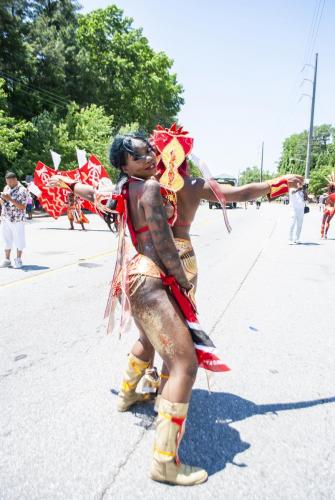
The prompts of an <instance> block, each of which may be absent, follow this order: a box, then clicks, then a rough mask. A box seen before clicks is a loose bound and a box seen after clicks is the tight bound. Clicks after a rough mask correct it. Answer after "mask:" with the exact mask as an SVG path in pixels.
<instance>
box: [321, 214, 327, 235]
mask: <svg viewBox="0 0 335 500" xmlns="http://www.w3.org/2000/svg"><path fill="white" fill-rule="evenodd" d="M327 218H328V214H327V213H324V214H323V216H322V223H321V238H323V237H324V235H325V225H326V221H327Z"/></svg>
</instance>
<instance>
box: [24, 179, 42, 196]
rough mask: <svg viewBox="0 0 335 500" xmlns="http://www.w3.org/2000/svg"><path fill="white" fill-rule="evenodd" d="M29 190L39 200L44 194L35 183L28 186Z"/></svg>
mask: <svg viewBox="0 0 335 500" xmlns="http://www.w3.org/2000/svg"><path fill="white" fill-rule="evenodd" d="M27 189H28V191H30V192H31V193H32V194H34V195H35V196H37V198H39V197H40V196H41V194H42V192H41V190H40V188H39V187H37V186H36V184H35V183H34V182H29V184H28V186H27Z"/></svg>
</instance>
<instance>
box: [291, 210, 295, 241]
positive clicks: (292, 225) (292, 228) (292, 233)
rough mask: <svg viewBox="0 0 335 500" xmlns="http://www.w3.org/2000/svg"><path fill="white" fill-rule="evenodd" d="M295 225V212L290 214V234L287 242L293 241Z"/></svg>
mask: <svg viewBox="0 0 335 500" xmlns="http://www.w3.org/2000/svg"><path fill="white" fill-rule="evenodd" d="M295 225H296V215H295V212H293V213H292V214H291V217H290V233H289V241H294V230H295Z"/></svg>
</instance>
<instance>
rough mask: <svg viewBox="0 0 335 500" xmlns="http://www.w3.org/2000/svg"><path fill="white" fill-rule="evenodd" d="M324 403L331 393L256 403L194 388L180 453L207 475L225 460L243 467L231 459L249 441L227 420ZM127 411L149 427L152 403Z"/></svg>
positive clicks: (241, 451) (327, 400)
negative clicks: (243, 438) (316, 396)
mask: <svg viewBox="0 0 335 500" xmlns="http://www.w3.org/2000/svg"><path fill="white" fill-rule="evenodd" d="M111 393H112V394H113V395H115V396H116V395H117V391H116V390H115V389H111ZM327 403H335V396H334V397H331V398H322V399H315V400H312V401H298V402H295V403H270V404H264V405H257V404H255V403H253V402H252V401H248V400H247V399H244V398H241V397H239V396H235V394H229V393H225V392H212V393H209V392H208V391H204V390H201V389H194V390H193V392H192V400H191V405H190V411H189V415H188V418H187V424H186V433H185V438H184V439H183V441H182V442H181V446H180V457H181V459H182V461H185V463H189V464H192V465H196V466H199V467H204V468H205V469H206V470H207V472H208V474H209V475H213V474H215V473H216V472H219V471H221V470H223V469H224V468H225V467H226V465H227V464H229V463H230V464H233V465H236V466H237V467H247V465H246V464H244V463H243V462H240V463H239V462H236V461H234V459H235V455H238V454H239V453H243V452H244V451H246V450H247V449H248V448H250V446H251V445H250V444H249V443H247V442H245V441H242V439H241V437H240V433H239V432H238V431H237V430H236V429H234V428H233V427H230V425H229V424H232V423H234V422H239V421H241V420H245V419H246V418H250V417H254V416H256V415H266V414H268V413H272V414H275V415H277V414H278V413H279V412H281V411H289V410H302V409H304V408H312V407H313V406H320V405H323V404H327ZM131 411H132V413H133V415H135V416H136V417H138V418H139V419H140V421H139V422H138V423H137V424H136V425H139V426H141V427H145V428H147V429H152V427H153V424H154V419H155V416H156V414H155V413H154V411H153V404H148V403H146V404H141V405H136V406H134V407H133V409H132V410H131Z"/></svg>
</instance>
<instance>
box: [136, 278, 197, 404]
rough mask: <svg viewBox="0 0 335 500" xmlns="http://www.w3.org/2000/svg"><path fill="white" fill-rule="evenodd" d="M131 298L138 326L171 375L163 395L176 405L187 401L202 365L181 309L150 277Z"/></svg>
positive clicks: (158, 282)
mask: <svg viewBox="0 0 335 500" xmlns="http://www.w3.org/2000/svg"><path fill="white" fill-rule="evenodd" d="M130 299H131V308H132V314H133V316H134V318H135V319H136V323H137V324H138V325H139V326H140V327H141V329H142V332H143V333H144V332H145V336H146V337H147V339H148V340H149V342H150V344H151V345H152V346H153V347H154V349H155V351H157V352H158V354H159V355H160V356H161V358H162V359H163V361H164V363H165V364H166V366H167V368H168V370H169V372H170V377H169V380H168V382H167V384H166V386H165V387H164V391H163V396H164V397H165V398H167V399H170V400H171V401H173V402H176V403H179V402H180V403H181V402H182V403H185V402H187V401H188V400H189V397H190V393H191V389H192V386H193V383H194V380H195V377H196V373H197V366H198V364H197V358H196V354H195V350H194V345H193V341H192V338H191V335H190V332H189V330H188V328H187V327H186V325H185V321H184V318H183V317H182V315H181V313H180V311H179V308H178V306H177V305H176V303H175V302H174V300H173V298H172V297H171V296H170V294H169V293H168V292H167V290H166V289H165V288H164V287H163V285H162V283H161V281H160V280H159V279H156V278H147V279H146V281H145V283H144V284H143V285H142V286H141V287H140V288H139V289H138V290H137V291H136V293H135V294H134V295H133V296H132V297H131V298H130Z"/></svg>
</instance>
